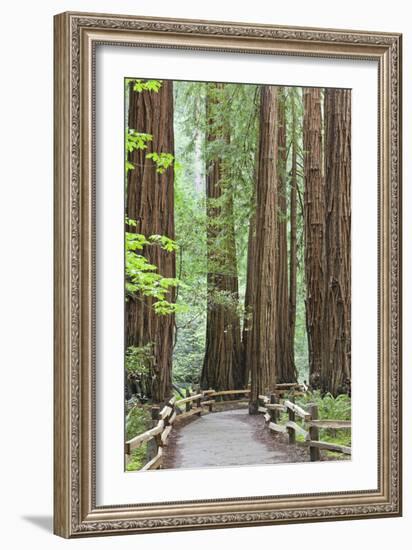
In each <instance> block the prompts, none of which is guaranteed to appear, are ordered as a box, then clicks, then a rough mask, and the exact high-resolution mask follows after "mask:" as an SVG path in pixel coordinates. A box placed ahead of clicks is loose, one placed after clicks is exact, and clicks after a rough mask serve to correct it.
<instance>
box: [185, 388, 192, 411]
mask: <svg viewBox="0 0 412 550" xmlns="http://www.w3.org/2000/svg"><path fill="white" fill-rule="evenodd" d="M186 397H190V390H189V388H186ZM191 408H192V402H191V401H188V402H187V403H186V412H189V411H190V409H191Z"/></svg>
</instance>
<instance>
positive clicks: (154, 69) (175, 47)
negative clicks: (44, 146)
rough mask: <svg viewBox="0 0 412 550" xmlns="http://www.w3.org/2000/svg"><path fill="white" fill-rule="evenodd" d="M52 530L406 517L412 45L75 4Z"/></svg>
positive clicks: (65, 56) (58, 189)
mask: <svg viewBox="0 0 412 550" xmlns="http://www.w3.org/2000/svg"><path fill="white" fill-rule="evenodd" d="M54 40H55V42H54V47H55V168H54V177H55V182H54V186H55V187H54V189H55V283H54V284H55V370H54V380H55V383H54V391H55V393H54V404H55V416H54V422H55V423H54V426H55V427H54V449H55V456H54V464H55V470H54V487H55V503H54V531H55V533H56V534H58V535H60V536H63V537H81V536H89V535H103V534H124V533H143V532H159V531H172V530H187V529H205V528H220V527H237V526H239V527H240V526H252V525H268V524H277V523H292V522H308V521H325V520H337V519H362V518H373V517H384V516H385V517H386V516H399V515H400V514H401V62H402V58H401V35H399V34H396V33H377V32H366V31H362V32H361V31H349V30H331V29H313V28H310V29H309V28H293V27H277V26H269V25H255V24H245V23H228V22H215V21H191V20H174V19H159V18H147V17H136V16H123V15H102V14H87V13H63V14H60V15H57V16H56V17H55V34H54Z"/></svg>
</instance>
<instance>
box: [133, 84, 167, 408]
mask: <svg viewBox="0 0 412 550" xmlns="http://www.w3.org/2000/svg"><path fill="white" fill-rule="evenodd" d="M128 126H129V128H130V129H134V130H136V131H137V132H140V133H146V134H151V135H152V136H153V139H152V141H151V142H148V148H147V149H146V150H137V151H133V153H132V154H131V155H129V160H130V161H131V162H132V163H133V164H134V166H135V168H134V169H133V170H130V171H129V173H128V178H127V198H126V205H125V210H126V215H127V216H128V217H129V218H130V219H133V220H136V222H137V226H136V227H129V226H127V231H132V232H135V233H141V234H143V235H145V236H146V237H147V236H150V235H166V236H167V237H170V238H172V239H173V238H174V190H173V185H174V176H173V167H169V168H168V169H167V170H166V171H165V172H164V173H163V174H159V173H157V172H156V166H155V165H154V163H153V162H152V160H149V159H147V158H146V154H147V153H150V152H153V151H155V152H157V153H162V152H164V153H171V154H174V136H173V83H172V82H171V81H166V80H165V81H163V82H162V85H161V88H160V90H159V91H158V92H157V93H156V92H153V91H143V92H134V91H133V90H132V88H131V89H130V104H129V120H128ZM142 254H143V255H144V256H145V257H146V258H147V259H148V261H149V262H150V263H151V264H154V265H155V266H157V268H158V269H157V272H158V273H160V274H161V275H162V276H163V277H175V273H176V268H175V254H174V253H171V252H166V251H164V250H162V249H161V248H160V247H159V246H149V247H146V248H145V249H144V250H143V252H142ZM173 296H174V292H173V291H170V292H169V296H168V299H169V301H173ZM152 306H153V299H152V298H148V297H144V296H141V295H137V296H136V297H134V298H129V300H128V301H127V302H126V312H125V317H126V320H125V322H126V345H127V346H144V345H146V344H148V343H151V344H152V345H153V361H152V365H151V372H150V375H149V378H150V390H149V393H150V395H149V397H150V398H152V399H153V401H156V402H161V401H163V400H164V399H166V398H167V397H168V396H169V395H170V393H171V382H172V380H171V374H172V346H173V327H174V316H173V315H157V314H156V313H155V311H154V309H153V307H152Z"/></svg>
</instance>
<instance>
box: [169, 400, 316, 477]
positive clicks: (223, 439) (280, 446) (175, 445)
mask: <svg viewBox="0 0 412 550" xmlns="http://www.w3.org/2000/svg"><path fill="white" fill-rule="evenodd" d="M308 460H309V456H308V451H307V449H304V448H303V447H300V446H299V445H289V444H288V439H287V436H285V435H284V434H277V433H273V432H271V431H270V430H268V429H267V427H265V423H264V421H263V418H262V416H261V415H254V416H251V415H249V413H248V410H247V409H235V410H228V411H224V412H216V413H211V414H206V415H204V416H201V417H200V418H193V419H191V421H190V422H188V423H187V424H182V425H181V426H178V427H176V429H173V430H172V433H171V435H170V438H169V441H168V445H167V450H166V453H165V456H164V459H163V468H202V467H204V468H207V467H221V466H242V465H255V464H278V463H286V462H307V461H308Z"/></svg>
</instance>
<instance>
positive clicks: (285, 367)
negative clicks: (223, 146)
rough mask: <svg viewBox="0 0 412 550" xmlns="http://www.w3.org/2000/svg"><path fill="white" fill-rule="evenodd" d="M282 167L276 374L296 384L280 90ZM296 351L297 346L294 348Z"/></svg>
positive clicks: (282, 114) (280, 114)
mask: <svg viewBox="0 0 412 550" xmlns="http://www.w3.org/2000/svg"><path fill="white" fill-rule="evenodd" d="M277 131H278V166H277V171H278V174H277V177H278V182H277V184H278V186H277V200H278V208H277V235H276V237H277V238H276V252H277V254H276V269H275V272H274V276H275V279H276V290H277V296H276V318H277V320H276V327H277V330H276V331H275V334H276V346H275V357H274V361H275V371H276V375H277V380H278V382H280V383H282V382H294V381H296V371H295V365H294V363H293V362H292V353H293V352H292V350H291V340H290V337H289V289H288V235H287V213H288V212H287V200H286V162H287V151H286V96H285V92H284V89H283V88H278V130H277ZM292 348H293V345H292Z"/></svg>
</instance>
